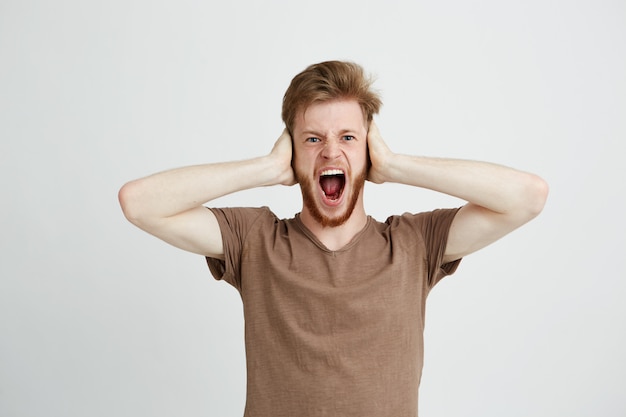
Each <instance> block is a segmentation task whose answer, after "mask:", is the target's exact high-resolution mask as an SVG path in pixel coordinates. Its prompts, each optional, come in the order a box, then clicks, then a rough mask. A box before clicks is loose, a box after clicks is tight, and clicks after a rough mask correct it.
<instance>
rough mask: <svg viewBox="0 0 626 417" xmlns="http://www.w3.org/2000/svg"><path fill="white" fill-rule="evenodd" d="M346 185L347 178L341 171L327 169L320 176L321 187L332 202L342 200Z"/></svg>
mask: <svg viewBox="0 0 626 417" xmlns="http://www.w3.org/2000/svg"><path fill="white" fill-rule="evenodd" d="M345 184H346V176H345V174H344V172H343V171H342V170H340V169H327V170H326V171H323V172H322V174H321V175H320V187H321V188H322V191H324V194H325V195H326V198H328V199H329V200H331V201H337V200H339V198H341V194H342V193H343V188H344V186H345Z"/></svg>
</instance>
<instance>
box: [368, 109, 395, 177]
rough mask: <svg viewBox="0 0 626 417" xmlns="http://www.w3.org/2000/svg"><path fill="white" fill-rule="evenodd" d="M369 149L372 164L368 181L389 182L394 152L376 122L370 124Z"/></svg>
mask: <svg viewBox="0 0 626 417" xmlns="http://www.w3.org/2000/svg"><path fill="white" fill-rule="evenodd" d="M367 147H368V149H369V156H370V161H371V162H372V166H371V167H370V170H369V172H368V175H367V179H368V180H369V181H371V182H373V183H376V184H382V183H383V182H386V181H389V175H388V174H387V173H386V171H387V170H388V169H389V163H390V159H391V158H392V157H393V152H391V150H390V149H389V147H388V146H387V144H386V143H385V142H384V141H383V138H382V136H381V135H380V131H379V130H378V127H377V126H376V123H374V121H372V122H371V123H370V127H369V131H368V132H367Z"/></svg>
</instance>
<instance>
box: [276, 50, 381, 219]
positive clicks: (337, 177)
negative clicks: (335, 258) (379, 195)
mask: <svg viewBox="0 0 626 417" xmlns="http://www.w3.org/2000/svg"><path fill="white" fill-rule="evenodd" d="M370 86H371V81H370V80H369V79H366V78H365V76H364V74H363V70H362V68H361V67H360V66H358V65H356V64H352V63H345V62H337V61H332V62H323V63H321V64H316V65H312V66H310V67H309V68H307V69H306V70H305V71H303V72H302V73H300V74H299V75H297V76H296V77H295V78H294V79H293V81H292V83H291V85H290V86H289V89H288V90H287V92H286V93H285V98H284V101H283V120H284V121H285V124H286V125H287V128H288V130H289V132H290V134H291V136H292V139H293V145H294V149H293V151H294V155H293V167H294V172H295V174H296V179H297V181H298V182H299V183H300V187H301V190H302V196H303V202H304V207H303V215H304V216H306V217H308V218H311V219H312V220H314V221H315V222H317V223H318V224H320V225H322V226H324V227H336V226H340V225H342V224H344V223H345V222H346V221H347V220H349V219H350V218H351V216H352V214H353V212H354V210H355V208H356V207H358V212H359V213H361V214H364V211H363V200H362V190H363V184H364V183H365V179H366V177H367V168H368V163H369V155H368V151H367V131H368V127H369V122H371V120H372V118H373V115H374V114H376V113H377V112H378V109H379V108H380V105H381V102H380V98H379V97H378V95H377V94H376V93H374V92H372V91H371V90H370ZM357 205H358V206H357Z"/></svg>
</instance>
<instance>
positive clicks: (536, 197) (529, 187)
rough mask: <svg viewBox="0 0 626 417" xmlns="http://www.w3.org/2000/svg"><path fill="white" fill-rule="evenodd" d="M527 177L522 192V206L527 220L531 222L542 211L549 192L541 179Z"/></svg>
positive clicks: (532, 175) (534, 176)
mask: <svg viewBox="0 0 626 417" xmlns="http://www.w3.org/2000/svg"><path fill="white" fill-rule="evenodd" d="M528 175H529V177H528V181H527V184H526V187H525V191H524V206H525V207H526V210H527V215H528V220H531V219H534V218H535V217H537V216H538V215H539V214H540V213H541V212H542V211H543V208H544V206H545V205H546V201H547V200H548V194H549V191H550V190H549V186H548V183H547V182H546V181H545V180H544V179H543V178H541V177H539V176H537V175H534V174H528Z"/></svg>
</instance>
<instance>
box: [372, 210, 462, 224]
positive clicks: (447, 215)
mask: <svg viewBox="0 0 626 417" xmlns="http://www.w3.org/2000/svg"><path fill="white" fill-rule="evenodd" d="M459 209H460V207H456V208H445V209H436V210H431V211H423V212H419V213H403V214H401V215H393V216H389V217H388V218H387V220H386V221H385V222H384V223H383V224H384V225H386V227H389V228H392V229H395V228H404V227H410V228H414V229H428V228H430V227H436V226H442V227H445V228H449V227H450V225H451V224H452V221H453V220H454V217H455V216H456V214H457V212H458V211H459Z"/></svg>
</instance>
